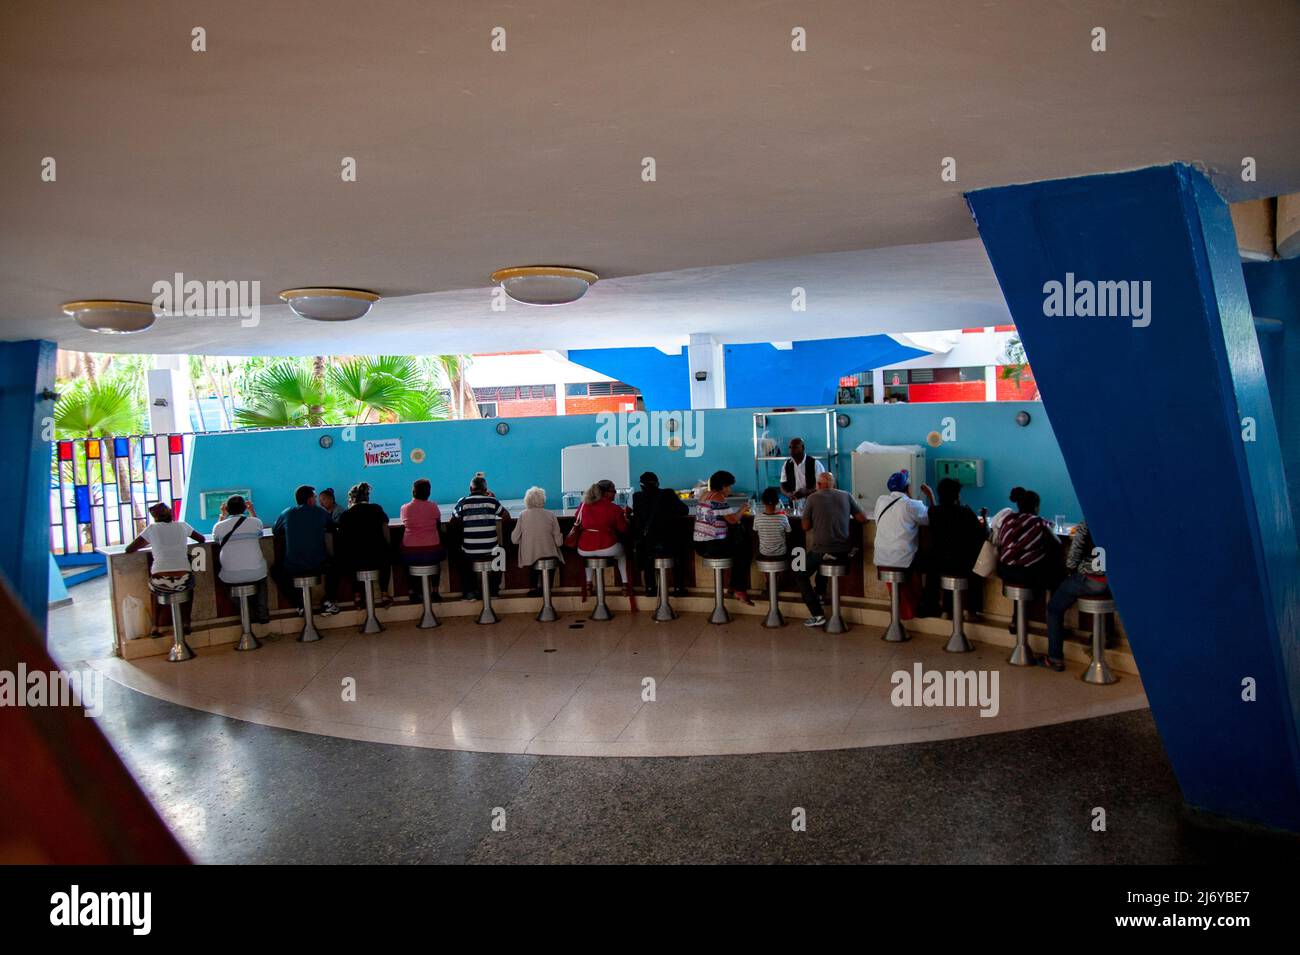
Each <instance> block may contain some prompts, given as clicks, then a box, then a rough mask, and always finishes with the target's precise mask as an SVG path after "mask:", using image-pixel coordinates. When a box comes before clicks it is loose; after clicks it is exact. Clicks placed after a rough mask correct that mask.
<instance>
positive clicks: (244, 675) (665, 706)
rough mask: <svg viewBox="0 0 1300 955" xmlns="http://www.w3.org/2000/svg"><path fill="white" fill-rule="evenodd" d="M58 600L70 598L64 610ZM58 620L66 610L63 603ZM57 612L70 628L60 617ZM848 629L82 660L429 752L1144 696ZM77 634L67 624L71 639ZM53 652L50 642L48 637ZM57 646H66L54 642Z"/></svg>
mask: <svg viewBox="0 0 1300 955" xmlns="http://www.w3.org/2000/svg"><path fill="white" fill-rule="evenodd" d="M69 609H71V608H69ZM65 615H66V616H65ZM93 619H94V617H93V613H91V612H90V610H89V609H88V608H87V607H85V606H82V607H80V608H79V609H78V610H77V611H76V612H73V613H68V612H67V611H66V610H56V611H54V612H53V613H52V614H51V625H52V628H53V629H55V630H57V631H59V632H60V634H62V633H63V630H64V627H65V626H67V627H68V628H69V631H70V636H69V638H68V639H67V640H66V641H65V639H64V637H63V636H60V637H59V638H58V642H59V644H60V646H63V645H64V644H65V643H66V645H68V646H83V645H84V647H85V648H86V649H89V650H91V651H92V652H93V650H94V649H95V647H97V646H99V645H102V641H100V642H99V643H92V642H90V637H89V634H87V633H84V631H85V630H86V629H87V628H90V629H93V627H94V624H93V623H92V622H91V621H93ZM65 620H66V621H67V623H66V624H65ZM881 632H882V631H881V630H880V629H879V628H875V627H868V626H855V627H854V628H853V629H852V630H850V631H849V632H848V633H845V634H840V635H828V634H826V633H824V632H822V631H819V630H817V631H813V630H807V629H805V628H804V627H802V626H801V625H800V624H799V621H797V620H796V621H791V623H790V625H789V626H787V627H785V628H784V629H780V630H767V629H764V628H763V627H762V626H761V618H759V617H756V616H741V617H737V618H736V619H735V620H733V621H732V622H731V623H730V624H727V625H725V626H714V625H711V624H709V623H708V621H707V618H706V617H705V616H704V615H703V614H682V615H681V616H679V618H678V619H677V620H675V621H671V622H668V623H662V624H656V623H654V622H653V620H652V619H651V617H650V614H648V613H645V612H642V613H640V614H627V613H623V614H618V615H616V616H615V618H614V619H613V620H612V621H608V622H593V621H590V620H587V619H586V618H585V617H583V616H579V615H575V614H565V615H562V616H561V619H560V620H559V621H557V622H554V623H547V624H543V623H538V622H536V621H535V620H534V619H533V618H532V616H531V615H527V614H511V615H504V616H503V617H502V619H501V622H500V623H498V624H496V625H492V626H479V625H477V624H476V623H474V621H473V619H472V618H471V617H466V616H459V617H457V616H450V615H447V614H444V615H443V624H442V626H441V627H438V628H437V629H434V630H419V629H417V628H416V627H415V626H414V624H413V623H411V622H390V623H389V624H387V630H386V631H385V632H383V633H380V634H375V635H362V634H359V633H357V632H356V629H355V628H352V627H348V628H345V629H334V630H331V631H327V632H326V633H327V636H326V638H325V639H324V640H322V641H320V642H319V643H314V644H300V643H298V642H297V641H295V640H293V639H292V637H290V636H282V637H278V638H276V639H274V640H269V641H267V642H266V643H265V645H264V646H263V647H262V648H261V649H259V650H257V651H254V652H251V653H237V652H235V651H234V649H233V647H232V646H231V645H221V646H214V647H203V648H200V649H199V650H198V655H197V656H196V657H195V658H194V659H193V660H190V661H187V662H184V663H169V662H167V660H166V659H165V658H163V657H146V658H142V659H136V660H131V661H127V660H121V659H118V658H116V657H106V656H102V655H100V656H92V658H91V659H90V663H91V665H92V666H94V667H96V668H97V669H99V670H101V671H102V672H103V673H104V674H105V675H106V676H107V677H109V678H110V679H112V680H114V681H116V682H117V683H120V684H121V685H123V686H126V687H130V688H132V689H135V690H138V691H140V692H142V693H147V694H149V695H151V696H155V697H158V698H160V699H164V700H169V701H171V702H174V703H179V704H182V705H185V706H191V707H194V708H196V709H202V710H207V711H208V712H212V713H217V714H221V715H225V716H232V717H236V718H239V719H244V720H249V721H252V722H256V723H261V724H264V725H267V726H277V727H281V728H285V729H294V730H301V731H305V732H311V733H319V734H322V735H328V736H340V737H344V738H347V739H356V740H365V741H371V742H389V743H401V744H405V745H412V746H425V747H432V748H440V749H468V750H481V751H485V752H509V753H535V754H542V755H566V756H685V755H719V754H732V753H755V752H793V751H803V750H819V749H841V748H852V747H863V746H877V745H884V744H892V743H901V742H916V741H922V740H932V739H944V738H952V737H959V736H968V735H977V734H984V733H995V732H1005V731H1009V730H1016V729H1023V728H1025V727H1029V726H1037V725H1044V724H1049V723H1056V722H1064V721H1068V720H1075V719H1081V718H1085V717H1089V716H1098V715H1104V714H1109V713H1118V712H1123V711H1126V710H1132V709H1138V708H1142V707H1144V706H1145V705H1146V699H1145V696H1144V694H1143V692H1142V687H1141V682H1140V680H1139V679H1138V678H1137V677H1134V676H1131V675H1125V677H1124V678H1123V679H1122V680H1121V681H1120V683H1118V684H1116V685H1114V686H1109V687H1096V686H1090V685H1087V684H1084V683H1083V682H1081V681H1080V680H1079V679H1078V674H1079V668H1074V669H1073V670H1072V671H1071V672H1069V673H1066V674H1056V673H1051V672H1049V671H1046V670H1041V669H1032V668H1031V669H1021V668H1016V667H1011V666H1008V665H1007V663H1006V656H1007V651H1006V650H1005V649H1000V648H994V647H987V646H981V645H977V649H976V651H975V652H973V653H969V654H959V655H954V654H949V653H946V652H945V651H944V650H943V643H944V640H943V639H941V638H938V637H934V636H927V635H924V634H918V635H917V636H916V637H915V638H914V639H913V640H912V641H910V642H908V643H906V644H890V643H885V642H884V641H882V640H881V639H880V635H881ZM78 634H80V636H78ZM60 652H61V653H63V651H62V650H60ZM64 655H66V654H64ZM918 663H919V664H920V665H921V667H922V668H923V670H924V671H931V670H937V671H947V670H962V671H972V670H973V671H985V672H986V674H987V675H989V676H990V677H991V676H996V678H997V681H998V682H997V688H998V693H997V696H996V701H997V703H996V713H995V714H994V715H991V716H981V715H980V714H981V707H979V706H978V705H975V704H974V701H971V705H945V706H919V707H918V706H895V705H894V704H893V702H892V701H891V694H892V692H893V690H894V683H893V680H894V676H895V674H897V673H900V672H901V673H906V674H908V675H909V676H910V675H912V673H913V671H914V667H915V665H917V664H918Z"/></svg>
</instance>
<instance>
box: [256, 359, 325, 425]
mask: <svg viewBox="0 0 1300 955" xmlns="http://www.w3.org/2000/svg"><path fill="white" fill-rule="evenodd" d="M245 397H246V399H247V401H248V403H247V404H246V405H244V407H242V408H239V409H238V410H237V411H236V412H235V423H236V424H238V425H239V427H241V428H292V427H319V426H320V425H323V424H329V423H330V422H331V419H332V418H333V417H334V415H333V411H334V404H335V402H334V399H333V396H332V395H331V394H330V393H329V391H328V390H327V389H326V387H325V383H324V382H319V381H317V380H316V379H315V378H314V377H313V376H312V374H311V373H310V372H309V371H307V370H306V369H305V368H302V367H300V366H299V365H298V364H297V363H295V362H293V361H281V362H276V363H275V364H272V365H268V366H267V367H265V368H263V369H262V370H261V371H259V372H258V373H257V374H256V375H255V376H254V377H253V378H252V379H251V381H250V382H249V383H248V389H247V392H246V394H245Z"/></svg>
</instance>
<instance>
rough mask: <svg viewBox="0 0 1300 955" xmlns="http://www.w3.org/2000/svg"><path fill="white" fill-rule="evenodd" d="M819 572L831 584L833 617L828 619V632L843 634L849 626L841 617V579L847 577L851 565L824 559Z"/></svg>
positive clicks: (818, 569) (841, 561)
mask: <svg viewBox="0 0 1300 955" xmlns="http://www.w3.org/2000/svg"><path fill="white" fill-rule="evenodd" d="M817 572H818V573H819V574H821V575H822V576H823V577H829V578H830V582H831V615H830V616H829V617H827V618H826V632H827V633H843V632H844V631H845V630H847V629H849V626H848V624H846V623H845V622H844V618H843V617H842V616H840V578H841V577H844V576H847V574H848V572H849V565H848V564H847V563H846V562H844V561H843V560H831V561H828V560H825V559H824V558H823V560H822V563H821V566H820V567H818V568H817Z"/></svg>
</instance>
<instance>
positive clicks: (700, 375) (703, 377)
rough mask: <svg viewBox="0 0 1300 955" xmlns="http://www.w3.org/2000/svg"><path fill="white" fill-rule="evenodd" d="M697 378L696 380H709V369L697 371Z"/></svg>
mask: <svg viewBox="0 0 1300 955" xmlns="http://www.w3.org/2000/svg"><path fill="white" fill-rule="evenodd" d="M695 380H696V381H708V380H709V373H708V372H707V371H697V372H696V373H695Z"/></svg>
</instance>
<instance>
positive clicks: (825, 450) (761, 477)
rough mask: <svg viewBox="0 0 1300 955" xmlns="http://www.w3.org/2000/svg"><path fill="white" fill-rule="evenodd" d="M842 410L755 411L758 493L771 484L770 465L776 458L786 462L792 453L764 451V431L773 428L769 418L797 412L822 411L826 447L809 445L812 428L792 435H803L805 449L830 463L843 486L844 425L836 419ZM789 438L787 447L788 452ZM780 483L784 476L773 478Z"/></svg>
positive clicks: (755, 483) (756, 490)
mask: <svg viewBox="0 0 1300 955" xmlns="http://www.w3.org/2000/svg"><path fill="white" fill-rule="evenodd" d="M837 414H839V409H838V408H782V409H780V410H773V411H755V412H754V494H755V495H758V494H762V493H763V488H765V487H767V486H768V483H769V482H768V480H767V477H768V474H769V473H770V472H769V471H768V468H770V467H771V465H772V462H774V461H778V462H784V461H785V459H786V458H788V457H789V454H788V453H786V454H781V455H764V454H763V453H762V451H763V449H762V448H760V447H759V441H760V439H761V438H762V433H763V432H764V431H766V430H768V429H769V424H768V419H769V418H787V417H794V416H796V415H803V416H808V415H821V416H822V419H823V422H824V425H825V434H826V443H825V446H824V447H821V448H814V447H810V446H809V442H808V432H807V431H806V430H805V431H804V433H803V434H802V435H792V437H802V438H803V439H804V450H805V451H806V452H807V453H808V454H809V455H810V456H812V457H814V458H820V459H821V460H822V463H823V464H824V465H825V466H826V470H827V471H829V472H830V473H831V474H833V475H835V481H836V484H837V485H839V486H843V482H842V481H841V480H840V428H839V425H838V424H837V423H836V420H835V418H836V415H837ZM788 440H789V439H788V438H787V439H785V442H787V447H786V450H787V452H788ZM772 483H775V484H780V478H779V477H778V479H777V481H775V482H772Z"/></svg>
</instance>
